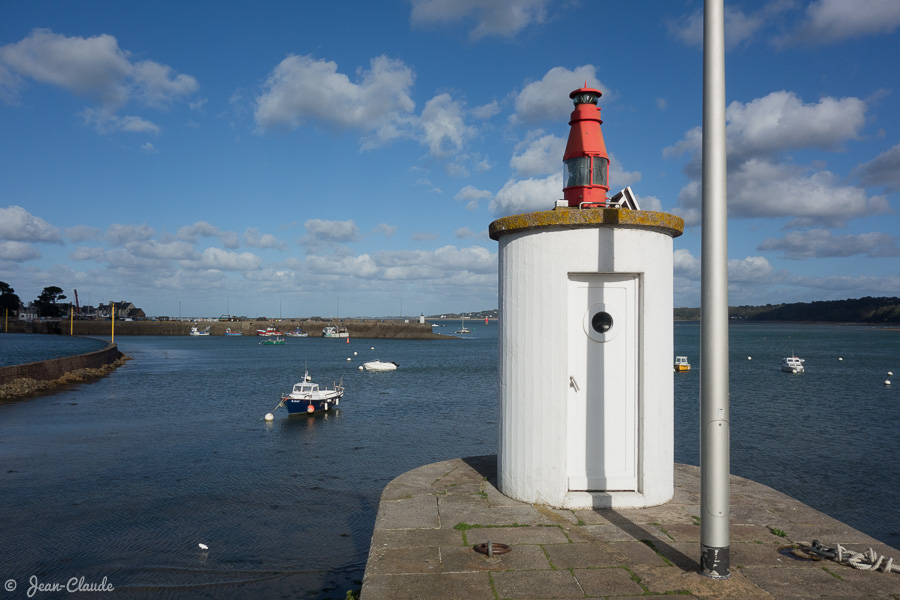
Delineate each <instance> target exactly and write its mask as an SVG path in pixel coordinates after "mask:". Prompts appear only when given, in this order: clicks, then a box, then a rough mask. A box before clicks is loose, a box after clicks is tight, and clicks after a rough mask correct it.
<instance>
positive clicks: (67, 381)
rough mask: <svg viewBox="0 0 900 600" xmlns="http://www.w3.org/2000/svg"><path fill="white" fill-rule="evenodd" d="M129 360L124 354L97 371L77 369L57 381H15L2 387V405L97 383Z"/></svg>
mask: <svg viewBox="0 0 900 600" xmlns="http://www.w3.org/2000/svg"><path fill="white" fill-rule="evenodd" d="M129 360H131V357H129V356H126V355H124V354H123V355H121V356H120V357H119V358H118V359H116V360H115V361H113V362H111V363H109V364H106V365H103V366H101V367H97V368H95V369H75V370H74V371H70V372H68V373H64V374H63V375H62V376H60V377H58V378H56V379H50V380H38V379H31V378H28V377H25V378H21V379H14V380H12V381H10V382H8V383H5V384H3V385H0V404H5V403H7V402H9V401H14V400H23V399H26V398H29V397H31V396H37V395H39V394H42V393H46V392H51V391H55V390H57V389H58V388H61V387H65V386H69V385H73V384H77V383H88V382H91V381H96V380H97V379H100V378H102V377H105V376H106V375H108V374H109V373H111V372H113V371H115V370H116V369H118V368H119V367H121V366H122V365H124V364H125V363H126V362H128V361H129Z"/></svg>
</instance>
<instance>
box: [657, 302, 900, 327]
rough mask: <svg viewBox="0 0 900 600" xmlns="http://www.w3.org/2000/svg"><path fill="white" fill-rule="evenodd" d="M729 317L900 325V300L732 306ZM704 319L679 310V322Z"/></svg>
mask: <svg viewBox="0 0 900 600" xmlns="http://www.w3.org/2000/svg"><path fill="white" fill-rule="evenodd" d="M728 317H729V319H732V320H742V321H794V322H798V321H799V322H803V321H807V322H819V323H823V322H824V323H900V298H896V297H893V298H888V297H880V298H872V297H871V296H866V297H865V298H857V299H853V298H848V299H847V300H823V301H818V302H796V303H794V304H766V305H765V306H730V307H728ZM699 319H700V309H699V308H676V309H675V320H676V321H696V320H699Z"/></svg>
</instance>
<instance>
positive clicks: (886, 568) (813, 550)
mask: <svg viewBox="0 0 900 600" xmlns="http://www.w3.org/2000/svg"><path fill="white" fill-rule="evenodd" d="M798 551H799V552H798V556H800V555H806V556H801V557H802V558H811V559H813V560H821V559H823V558H829V559H831V560H833V561H835V562H837V563H841V564H843V565H847V566H850V567H853V568H854V569H858V570H860V571H881V572H882V573H890V572H894V573H900V564H894V559H893V558H888V557H886V556H885V555H883V554H878V553H877V552H875V550H874V549H873V548H869V550H868V551H867V552H854V551H853V550H848V549H847V548H844V547H843V546H841V545H840V544H838V545H837V546H836V547H835V548H826V547H825V546H823V545H822V543H821V542H819V540H813V542H812V545H808V544H800V548H798Z"/></svg>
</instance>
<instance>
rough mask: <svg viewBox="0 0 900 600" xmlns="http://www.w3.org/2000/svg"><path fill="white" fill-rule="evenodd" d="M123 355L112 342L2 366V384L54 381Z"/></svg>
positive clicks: (113, 360) (104, 364) (93, 367)
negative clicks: (85, 350) (83, 351)
mask: <svg viewBox="0 0 900 600" xmlns="http://www.w3.org/2000/svg"><path fill="white" fill-rule="evenodd" d="M121 356H122V353H121V352H119V348H118V347H117V346H116V345H115V344H110V345H109V346H107V347H106V348H103V349H102V350H95V351H94V352H88V353H87V354H78V355H76V356H65V357H63V358H54V359H51V360H42V361H40V362H33V363H27V364H24V365H13V366H10V367H0V385H3V384H6V383H9V382H11V381H13V380H15V379H36V380H38V381H52V380H54V379H59V378H60V377H62V376H63V375H65V374H66V373H71V372H72V371H77V370H78V369H99V368H100V367H103V366H106V365H109V364H112V363H114V362H115V361H116V360H118V359H119V357H121Z"/></svg>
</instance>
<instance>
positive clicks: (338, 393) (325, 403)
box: [278, 371, 344, 415]
mask: <svg viewBox="0 0 900 600" xmlns="http://www.w3.org/2000/svg"><path fill="white" fill-rule="evenodd" d="M343 397H344V388H343V386H342V385H341V384H339V383H338V384H335V386H334V387H333V388H331V389H321V388H319V384H318V383H313V382H312V378H311V377H310V376H309V371H307V372H306V373H304V374H303V381H301V382H299V383H295V384H294V387H293V389H292V390H291V393H290V394H286V395H283V396H282V397H281V402H280V403H279V404H278V406H282V405H283V406H284V407H285V408H286V409H287V411H288V413H289V414H292V415H295V414H313V413H315V412H319V411H328V410H330V409H331V408H333V407H335V406H337V405H338V404H340V402H341V398H343Z"/></svg>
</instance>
